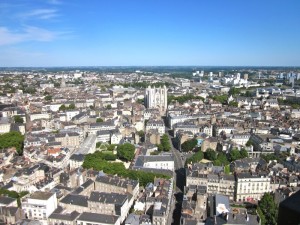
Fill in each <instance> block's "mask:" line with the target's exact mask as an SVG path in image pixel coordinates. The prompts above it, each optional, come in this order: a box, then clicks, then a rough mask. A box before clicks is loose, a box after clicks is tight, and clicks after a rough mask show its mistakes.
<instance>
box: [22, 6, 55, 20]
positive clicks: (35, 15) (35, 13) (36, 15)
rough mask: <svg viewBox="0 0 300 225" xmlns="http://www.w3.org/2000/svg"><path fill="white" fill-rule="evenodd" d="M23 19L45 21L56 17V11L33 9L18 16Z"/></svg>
mask: <svg viewBox="0 0 300 225" xmlns="http://www.w3.org/2000/svg"><path fill="white" fill-rule="evenodd" d="M20 16H21V17H22V18H23V19H41V20H47V19H52V18H55V17H58V14H57V10H56V9H35V10H32V11H30V12H28V13H24V14H21V15H20Z"/></svg>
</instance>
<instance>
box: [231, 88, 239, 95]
mask: <svg viewBox="0 0 300 225" xmlns="http://www.w3.org/2000/svg"><path fill="white" fill-rule="evenodd" d="M237 94H240V90H239V89H237V88H235V87H232V88H230V90H229V91H228V95H233V96H234V95H237Z"/></svg>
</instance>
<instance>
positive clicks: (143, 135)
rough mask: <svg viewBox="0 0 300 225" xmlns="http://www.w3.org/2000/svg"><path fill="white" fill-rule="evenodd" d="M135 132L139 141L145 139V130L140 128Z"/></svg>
mask: <svg viewBox="0 0 300 225" xmlns="http://www.w3.org/2000/svg"><path fill="white" fill-rule="evenodd" d="M137 134H138V135H139V136H140V140H141V142H144V141H145V132H144V131H143V130H140V131H138V132H137Z"/></svg>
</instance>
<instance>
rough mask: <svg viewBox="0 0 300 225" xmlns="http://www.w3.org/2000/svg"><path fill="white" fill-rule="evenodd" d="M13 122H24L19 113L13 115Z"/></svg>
mask: <svg viewBox="0 0 300 225" xmlns="http://www.w3.org/2000/svg"><path fill="white" fill-rule="evenodd" d="M14 121H15V123H24V119H23V118H22V117H21V116H20V115H15V116H14Z"/></svg>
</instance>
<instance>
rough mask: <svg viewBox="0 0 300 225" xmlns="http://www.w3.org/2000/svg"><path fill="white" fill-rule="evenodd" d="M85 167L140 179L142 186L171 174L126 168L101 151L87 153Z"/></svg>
mask: <svg viewBox="0 0 300 225" xmlns="http://www.w3.org/2000/svg"><path fill="white" fill-rule="evenodd" d="M82 166H83V168H86V169H90V168H93V169H94V170H97V171H103V172H104V173H107V174H111V175H116V174H117V175H118V176H121V177H124V178H129V179H133V180H139V182H140V184H141V185H142V186H146V184H148V183H149V182H153V180H154V178H155V177H161V178H167V179H169V178H170V177H169V176H166V175H163V174H160V173H152V172H144V171H136V170H131V169H126V168H125V166H124V165H123V163H116V162H108V161H107V160H105V159H104V155H103V154H101V153H100V152H95V153H93V154H87V155H86V156H85V158H84V162H83V165H82Z"/></svg>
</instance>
